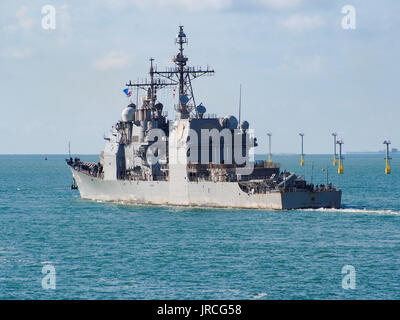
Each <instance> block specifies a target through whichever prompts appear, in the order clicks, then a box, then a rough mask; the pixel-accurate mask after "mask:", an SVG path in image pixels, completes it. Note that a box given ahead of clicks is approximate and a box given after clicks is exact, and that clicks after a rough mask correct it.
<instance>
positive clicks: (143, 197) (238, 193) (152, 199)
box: [71, 167, 342, 210]
mask: <svg viewBox="0 0 400 320" xmlns="http://www.w3.org/2000/svg"><path fill="white" fill-rule="evenodd" d="M71 171H72V174H73V177H74V179H75V181H76V182H77V184H78V189H79V192H80V194H81V198H82V199H88V200H97V201H115V202H126V203H133V204H146V205H173V206H176V205H178V206H201V207H219V208H248V209H275V210H283V209H300V208H340V205H341V196H342V192H341V190H332V191H329V190H328V191H313V192H311V191H300V192H299V191H297V192H281V191H279V190H277V191H271V192H268V193H265V194H250V193H246V192H244V191H242V190H241V189H240V187H239V185H238V183H237V182H218V183H215V182H209V181H205V182H186V183H182V184H180V185H178V186H177V185H172V184H171V183H170V182H168V181H131V180H103V179H101V178H96V177H92V176H89V175H88V174H86V173H84V172H81V171H77V170H75V169H73V168H72V167H71Z"/></svg>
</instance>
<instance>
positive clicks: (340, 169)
mask: <svg viewBox="0 0 400 320" xmlns="http://www.w3.org/2000/svg"><path fill="white" fill-rule="evenodd" d="M336 143H337V144H338V145H339V168H338V174H343V162H342V160H343V157H342V144H343V141H342V140H339V141H337V142H336Z"/></svg>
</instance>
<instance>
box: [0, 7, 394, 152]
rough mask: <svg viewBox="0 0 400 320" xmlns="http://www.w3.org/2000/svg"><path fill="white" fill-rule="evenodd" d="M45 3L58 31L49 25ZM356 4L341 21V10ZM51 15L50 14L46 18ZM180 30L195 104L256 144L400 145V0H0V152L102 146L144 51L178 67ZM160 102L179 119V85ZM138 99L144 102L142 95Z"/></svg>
mask: <svg viewBox="0 0 400 320" xmlns="http://www.w3.org/2000/svg"><path fill="white" fill-rule="evenodd" d="M46 5H51V6H53V8H54V9H55V22H56V24H55V29H48V28H47V29H46V28H43V21H42V20H43V19H44V18H46V16H47V13H48V12H47V11H45V12H44V13H42V9H43V7H44V6H46ZM346 5H352V6H353V7H354V8H355V14H356V15H355V17H356V20H355V21H356V24H355V29H344V28H343V26H342V20H343V18H344V17H345V16H346V14H345V13H342V8H343V6H346ZM45 21H48V20H45ZM179 25H184V28H185V33H186V34H187V36H188V46H187V47H185V53H186V55H187V56H188V57H189V65H193V66H207V65H209V66H210V67H212V68H213V69H215V72H216V73H215V75H214V76H212V77H203V78H199V79H196V80H195V81H194V82H193V86H194V93H195V98H196V102H197V103H200V102H202V103H203V105H204V106H206V108H207V112H209V113H216V114H217V115H218V116H225V115H229V114H233V115H235V116H237V114H238V101H239V86H240V84H242V119H243V120H247V121H248V122H249V123H250V127H251V128H253V129H254V131H255V135H256V136H257V138H258V143H259V147H258V148H257V150H256V153H265V152H266V150H267V132H272V134H273V136H272V151H273V153H298V152H299V151H300V137H299V135H298V134H299V133H300V132H304V134H305V137H304V152H305V153H306V154H314V153H332V152H333V138H332V136H331V133H332V132H337V133H338V136H339V138H341V139H342V140H343V141H344V145H343V150H344V151H345V152H348V151H367V150H381V149H383V148H384V146H383V144H382V142H383V141H384V140H385V139H390V140H391V141H392V143H393V147H400V130H399V120H400V108H399V99H398V95H399V94H398V93H399V82H398V77H399V74H400V72H399V71H400V65H399V62H398V59H399V57H400V41H399V34H400V33H399V31H400V1H398V0H383V1H376V0H346V1H339V0H330V1H327V0H247V1H239V0H203V1H198V0H96V1H95V0H85V1H83V0H70V1H67V0H63V1H51V0H47V1H41V0H37V1H32V0H30V1H18V0H15V1H1V2H0V99H1V100H0V108H1V109H0V110H1V117H0V135H1V137H2V139H1V143H0V146H1V149H0V153H1V154H31V153H33V154H55V153H64V154H65V153H67V152H68V142H69V141H70V142H71V151H72V152H73V153H74V154H99V153H100V152H101V150H102V149H103V147H104V142H105V141H104V140H103V137H104V135H105V134H107V132H108V131H109V130H110V128H111V126H112V125H113V124H114V123H115V122H117V121H118V120H119V119H120V117H121V111H122V109H123V108H124V107H125V106H126V105H127V104H128V103H129V101H128V100H127V98H126V97H125V95H124V93H123V92H122V90H123V89H124V88H125V83H126V82H128V81H129V80H132V81H133V80H137V79H138V78H139V79H143V78H145V77H146V76H147V73H148V68H149V58H151V57H152V58H154V59H155V63H156V64H157V67H158V69H159V70H162V69H164V67H172V66H173V63H172V62H171V58H172V57H173V55H175V54H176V53H177V47H176V45H175V42H174V41H175V36H176V34H177V31H178V26H179ZM158 98H159V100H160V101H161V102H162V103H163V104H164V106H165V109H166V110H168V111H169V114H170V115H173V114H174V111H173V104H174V103H176V100H174V99H173V92H172V89H168V90H164V91H163V92H159V95H158ZM134 100H136V98H134Z"/></svg>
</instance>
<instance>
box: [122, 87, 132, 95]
mask: <svg viewBox="0 0 400 320" xmlns="http://www.w3.org/2000/svg"><path fill="white" fill-rule="evenodd" d="M123 91H124V93H125V94H126V96H127V97H130V96H131V95H132V91H129V89H128V88H126V89H124V90H123Z"/></svg>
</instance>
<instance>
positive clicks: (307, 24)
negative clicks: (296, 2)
mask: <svg viewBox="0 0 400 320" xmlns="http://www.w3.org/2000/svg"><path fill="white" fill-rule="evenodd" d="M279 25H280V26H281V27H283V28H285V29H287V30H289V31H294V32H306V31H312V30H315V29H318V28H321V27H323V26H324V25H325V21H324V19H322V18H321V16H319V15H313V16H306V15H300V14H295V15H292V16H290V17H289V18H287V19H285V20H283V21H280V22H279Z"/></svg>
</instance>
